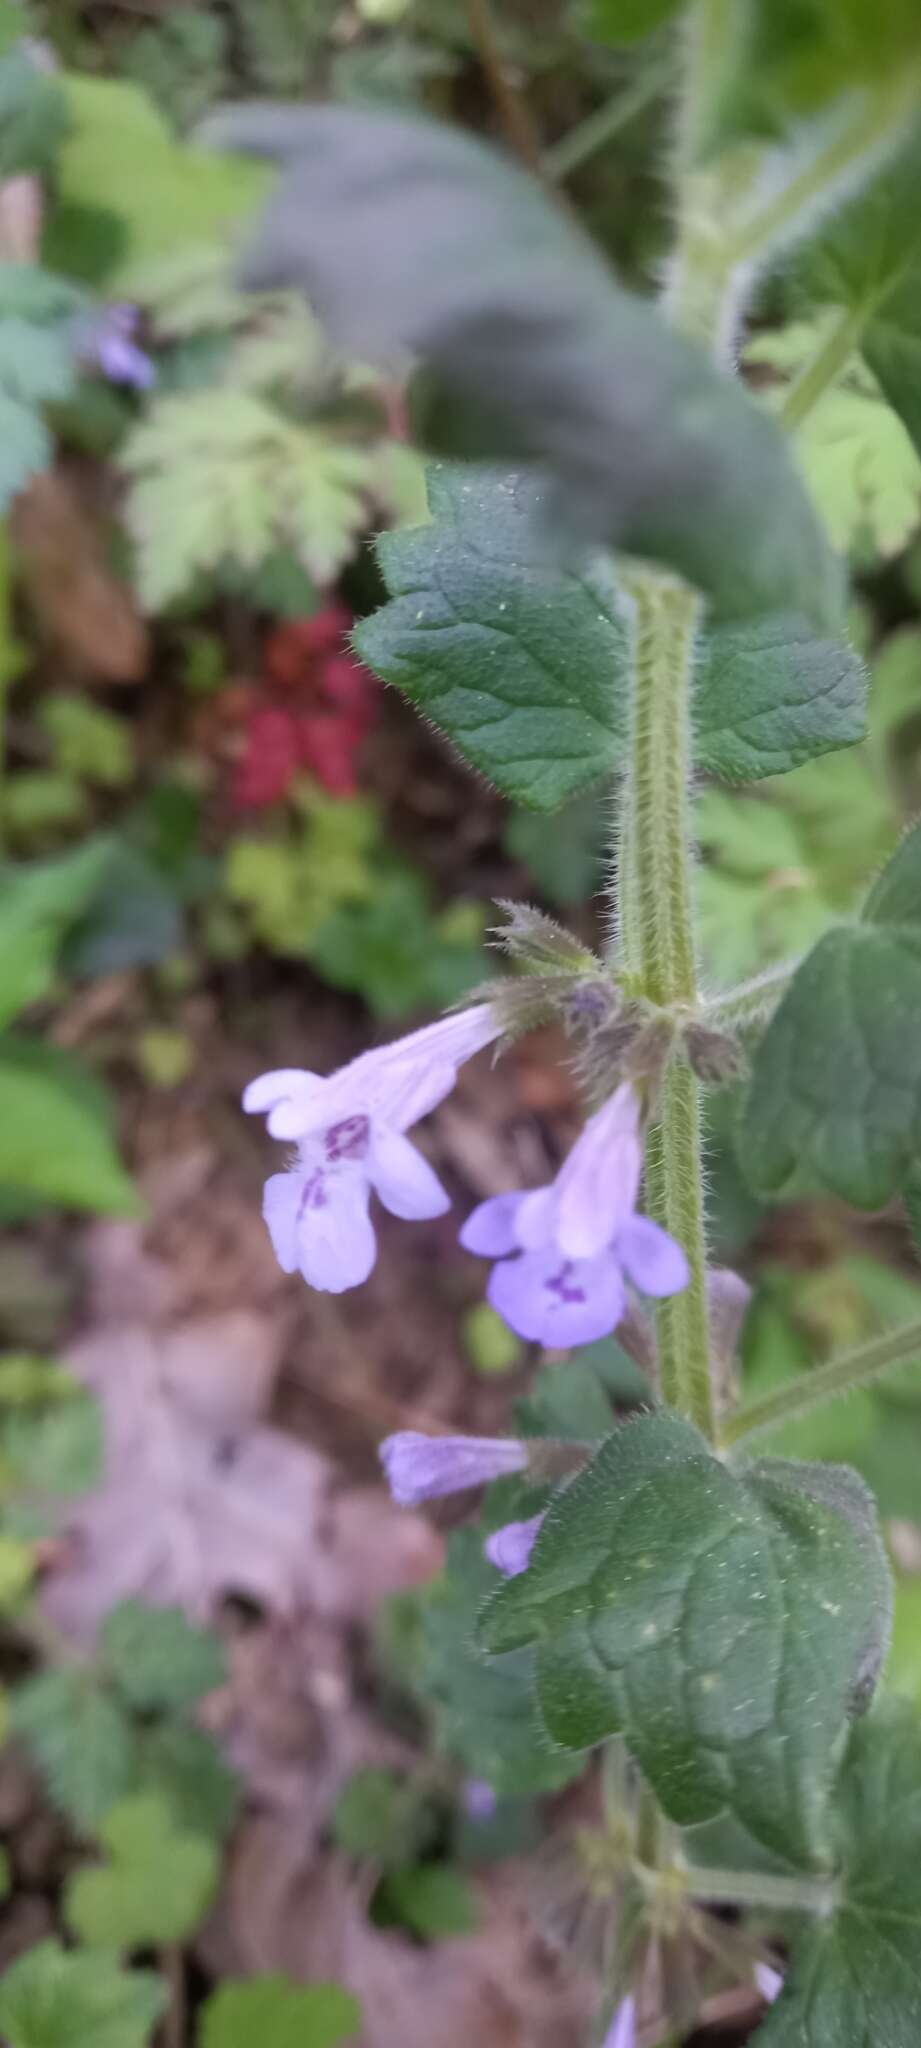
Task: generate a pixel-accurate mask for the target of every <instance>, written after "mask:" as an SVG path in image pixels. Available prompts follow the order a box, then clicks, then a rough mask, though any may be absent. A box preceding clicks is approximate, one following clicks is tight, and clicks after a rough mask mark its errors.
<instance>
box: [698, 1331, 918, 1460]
mask: <svg viewBox="0 0 921 2048" xmlns="http://www.w3.org/2000/svg"><path fill="white" fill-rule="evenodd" d="M918 1358H921V1320H918V1321H916V1322H912V1323H905V1324H903V1326H902V1328H901V1329H900V1330H887V1331H886V1332H885V1334H884V1335H883V1336H882V1337H873V1338H871V1339H870V1342H869V1343H868V1344H860V1345H858V1346H857V1349H856V1350H855V1351H846V1352H845V1353H844V1356H843V1357H842V1358H832V1359H831V1360H830V1361H829V1363H828V1365H820V1366H817V1367H816V1369H815V1371H813V1372H806V1373H803V1374H802V1375H801V1377H800V1378H799V1379H797V1380H795V1381H794V1382H793V1384H792V1386H786V1387H777V1388H776V1389H775V1391H774V1393H773V1394H765V1395H764V1397H763V1399H762V1400H760V1401H750V1402H749V1403H748V1406H747V1407H745V1408H740V1409H738V1410H737V1411H736V1413H735V1415H729V1416H727V1417H726V1419H725V1421H724V1423H723V1426H722V1431H721V1440H722V1444H723V1446H724V1447H726V1448H728V1447H729V1445H731V1444H736V1443H740V1442H741V1441H742V1440H743V1439H744V1440H745V1441H746V1443H747V1442H748V1441H749V1439H750V1438H751V1437H753V1436H764V1435H766V1434H767V1432H768V1431H770V1430H774V1429H778V1428H779V1427H780V1425H781V1423H784V1422H795V1421H797V1420H798V1418H799V1417H800V1416H801V1415H808V1414H809V1413H810V1411H811V1410H812V1409H813V1408H820V1407H822V1405H823V1403H824V1402H826V1401H834V1400H836V1399H837V1398H838V1396H839V1395H841V1394H849V1393H851V1392H852V1391H853V1389H854V1388H855V1387H866V1386H869V1384H870V1382H871V1381H872V1380H878V1379H881V1377H882V1375H883V1373H886V1372H891V1371H892V1368H893V1367H894V1366H896V1365H908V1364H910V1363H911V1361H912V1360H913V1359H918Z"/></svg>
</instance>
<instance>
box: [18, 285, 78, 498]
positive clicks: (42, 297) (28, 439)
mask: <svg viewBox="0 0 921 2048" xmlns="http://www.w3.org/2000/svg"><path fill="white" fill-rule="evenodd" d="M82 305H83V297H82V294H81V293H80V292H78V291H76V290H75V288H74V287H73V286H72V285H69V284H66V283H65V282H64V280H63V278H59V277H51V276H50V275H49V274H48V273H47V272H46V271H43V270H39V269H38V268H37V266H36V265H35V264H30V263H4V264H3V266H2V270H0V446H2V449H3V456H2V461H0V512H3V511H5V510H6V508H7V506H8V505H9V504H10V503H11V501H12V499H13V498H14V497H15V496H16V494H17V492H18V491H21V490H22V487H23V485H24V484H26V483H28V480H29V478H30V476H35V475H37V474H38V473H39V471H40V470H43V469H47V468H48V466H49V463H50V461H51V452H52V450H51V438H50V436H49V433H48V430H47V428H46V426H45V424H44V421H43V419H42V416H41V412H40V410H39V407H40V406H42V405H43V404H45V403H47V402H48V401H50V400H51V399H62V398H67V397H68V396H69V394H70V392H71V391H72V389H73V385H74V376H75V372H74V348H73V336H72V329H73V325H74V319H75V315H76V314H77V313H78V312H79V311H80V308H81V307H82Z"/></svg>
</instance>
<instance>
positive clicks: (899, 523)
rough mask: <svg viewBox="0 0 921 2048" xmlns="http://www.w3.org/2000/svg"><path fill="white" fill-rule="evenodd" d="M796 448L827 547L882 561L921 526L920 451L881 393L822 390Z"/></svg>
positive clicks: (898, 550)
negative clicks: (827, 536) (825, 532)
mask: <svg viewBox="0 0 921 2048" xmlns="http://www.w3.org/2000/svg"><path fill="white" fill-rule="evenodd" d="M919 353H921V352H919ZM797 454H798V455H799V458H800V461H801V462H802V465H803V469H804V471H805V474H806V481H807V483H808V485H809V488H810V490H811V492H812V496H813V498H814V500H815V505H816V509H817V511H818V512H819V513H820V514H821V516H822V518H823V519H824V521H825V524H826V526H827V528H828V532H829V534H830V536H831V540H832V544H833V546H834V547H836V548H839V549H840V550H841V551H842V552H848V553H850V554H853V555H856V556H857V557H858V559H860V560H864V559H869V560H870V561H873V560H876V559H882V560H883V561H885V560H887V559H888V558H889V556H890V555H896V554H899V553H900V552H901V550H902V548H904V547H906V546H907V544H908V542H909V541H910V540H911V537H912V535H913V534H914V533H916V532H917V530H918V526H919V524H921V457H919V455H918V453H917V451H916V449H915V448H914V447H913V446H912V443H911V441H910V440H909V437H908V434H907V433H906V431H905V428H904V427H903V425H902V422H901V420H900V419H899V418H898V415H897V414H896V413H894V412H893V411H892V409H891V407H890V406H889V405H887V404H886V401H885V399H883V398H880V397H878V396H876V395H875V394H874V393H873V392H871V391H864V390H850V389H846V388H839V389H838V390H834V391H829V392H827V393H826V394H825V397H824V398H822V399H820V401H819V403H818V404H817V405H816V406H815V407H814V409H813V411H812V412H811V413H810V414H809V417H808V419H807V420H806V422H805V425H804V426H803V428H802V430H801V432H800V434H799V436H798V440H797Z"/></svg>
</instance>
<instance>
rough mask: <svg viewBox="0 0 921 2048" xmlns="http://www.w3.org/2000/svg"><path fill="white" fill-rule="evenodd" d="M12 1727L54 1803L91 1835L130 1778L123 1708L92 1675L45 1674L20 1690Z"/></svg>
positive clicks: (128, 1736) (131, 1762)
mask: <svg viewBox="0 0 921 2048" xmlns="http://www.w3.org/2000/svg"><path fill="white" fill-rule="evenodd" d="M13 1726H14V1728H15V1729H16V1731H17V1733H18V1734H19V1735H21V1736H22V1738H23V1740H24V1742H25V1743H26V1744H27V1746H28V1748H29V1749H30V1751H31V1753H32V1755H33V1757H34V1758H35V1761H36V1763H37V1765H38V1767H39V1769H40V1771H41V1772H42V1775H43V1777H44V1778H45V1780H46V1782H47V1785H48V1790H49V1792H50V1794H51V1797H52V1799H53V1800H54V1801H55V1804H56V1805H58V1806H60V1807H62V1808H63V1810H64V1812H65V1813H66V1814H67V1815H68V1818H69V1819H70V1820H72V1821H74V1823H75V1824H76V1826H77V1827H78V1828H79V1829H80V1830H81V1832H82V1833H84V1834H89V1833H92V1832H93V1831H94V1830H95V1829H96V1828H97V1827H98V1825H99V1822H100V1821H101V1820H102V1819H103V1817H104V1815H105V1814H106V1813H108V1811H109V1808H110V1806H112V1805H113V1804H114V1802H115V1800H117V1799H118V1798H120V1797H121V1795H122V1794H123V1793H124V1792H125V1791H126V1789H127V1787H128V1784H129V1782H130V1779H131V1772H132V1769H133V1765H134V1745H133V1735H132V1730H131V1728H130V1725H129V1723H128V1721H127V1719H126V1717H125V1715H124V1713H123V1711H122V1709H121V1707H119V1706H118V1704H117V1703H116V1701H115V1700H113V1699H111V1698H110V1697H109V1696H108V1694H106V1693H104V1692H103V1691H102V1690H101V1689H100V1687H99V1685H98V1683H97V1682H96V1680H95V1678H94V1677H93V1674H92V1673H91V1672H89V1671H81V1670H76V1669H70V1668H68V1669H67V1670H61V1671H46V1672H44V1673H43V1674H42V1675H41V1676H40V1677H39V1678H30V1679H27V1680H26V1683H25V1684H24V1685H21V1686H20V1687H19V1688H18V1690H17V1692H16V1695H15V1698H14V1702H13Z"/></svg>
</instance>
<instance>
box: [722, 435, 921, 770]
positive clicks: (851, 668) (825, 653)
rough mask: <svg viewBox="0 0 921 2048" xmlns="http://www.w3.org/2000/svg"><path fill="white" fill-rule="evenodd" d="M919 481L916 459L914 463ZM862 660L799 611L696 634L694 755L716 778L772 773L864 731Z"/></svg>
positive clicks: (850, 740)
mask: <svg viewBox="0 0 921 2048" xmlns="http://www.w3.org/2000/svg"><path fill="white" fill-rule="evenodd" d="M919 482H921V466H919ZM865 699H866V684H865V680H864V670H863V664H862V662H861V661H860V660H859V659H858V657H857V655H856V654H854V653H852V651H851V649H850V648H849V647H845V646H843V645H842V644H841V643H840V642H838V641H835V640H817V639H816V637H815V633H814V631H813V630H812V629H811V628H810V626H809V624H808V622H807V621H805V620H802V619H783V618H770V619H756V620H752V621H751V623H750V624H746V625H744V626H721V627H717V628H715V629H714V630H713V631H712V632H710V633H708V634H705V635H704V636H703V639H702V642H701V648H700V655H699V659H698V666H697V672H696V674H695V678H694V697H693V715H694V731H695V749H696V752H697V755H698V759H701V758H702V761H703V765H704V766H705V767H706V769H707V770H708V771H709V773H710V774H711V775H719V776H720V777H721V778H722V780H723V781H724V782H753V781H756V780H757V779H758V778H759V777H760V776H762V775H782V774H785V773H786V771H787V769H789V768H795V767H797V765H798V764H799V762H801V761H806V760H808V759H809V758H810V757H811V756H813V755H817V754H825V753H830V752H831V751H832V750H833V749H834V748H835V747H848V746H852V745H853V743H854V742H855V740H860V739H862V738H863V736H864V731H865V717H864V706H865Z"/></svg>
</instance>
